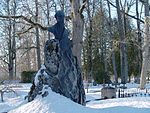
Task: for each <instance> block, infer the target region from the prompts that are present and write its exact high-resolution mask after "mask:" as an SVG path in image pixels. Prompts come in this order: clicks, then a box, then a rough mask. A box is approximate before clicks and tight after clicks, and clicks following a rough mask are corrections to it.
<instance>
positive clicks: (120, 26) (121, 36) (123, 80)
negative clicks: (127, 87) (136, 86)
mask: <svg viewBox="0 0 150 113" xmlns="http://www.w3.org/2000/svg"><path fill="white" fill-rule="evenodd" d="M116 7H117V14H118V31H119V41H120V60H121V83H123V84H125V83H126V72H125V71H126V67H125V60H126V58H125V54H124V53H125V45H124V43H123V40H124V32H123V22H122V15H121V11H120V5H119V0H116Z"/></svg>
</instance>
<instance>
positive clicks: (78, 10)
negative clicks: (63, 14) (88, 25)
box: [70, 0, 86, 66]
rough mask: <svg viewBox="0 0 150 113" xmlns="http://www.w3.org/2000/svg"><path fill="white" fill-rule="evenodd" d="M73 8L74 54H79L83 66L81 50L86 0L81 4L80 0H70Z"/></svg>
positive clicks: (79, 60)
mask: <svg viewBox="0 0 150 113" xmlns="http://www.w3.org/2000/svg"><path fill="white" fill-rule="evenodd" d="M70 3H71V8H72V24H73V26H72V40H73V54H74V55H75V56H77V59H78V62H79V65H80V66H81V50H82V39H83V29H84V18H83V17H84V16H83V14H82V12H83V9H84V7H85V3H86V0H83V3H82V4H81V5H80V0H70Z"/></svg>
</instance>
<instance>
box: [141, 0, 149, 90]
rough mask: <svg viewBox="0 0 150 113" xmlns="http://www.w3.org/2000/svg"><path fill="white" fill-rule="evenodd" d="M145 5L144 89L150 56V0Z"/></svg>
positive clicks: (142, 82)
mask: <svg viewBox="0 0 150 113" xmlns="http://www.w3.org/2000/svg"><path fill="white" fill-rule="evenodd" d="M144 6H145V27H144V45H143V63H142V71H141V79H140V88H141V89H144V88H145V84H146V77H147V71H148V63H149V62H148V61H149V57H150V54H149V52H150V45H149V43H150V37H149V35H150V33H149V22H150V21H149V3H148V0H145V2H144Z"/></svg>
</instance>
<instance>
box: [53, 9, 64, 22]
mask: <svg viewBox="0 0 150 113" xmlns="http://www.w3.org/2000/svg"><path fill="white" fill-rule="evenodd" d="M64 17H65V14H64V12H63V11H57V12H56V14H55V18H56V20H57V22H58V23H64Z"/></svg>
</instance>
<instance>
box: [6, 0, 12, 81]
mask: <svg viewBox="0 0 150 113" xmlns="http://www.w3.org/2000/svg"><path fill="white" fill-rule="evenodd" d="M9 2H10V1H9V0H8V1H7V11H8V15H10V7H9ZM8 20H9V26H8V37H9V38H8V60H9V63H8V70H9V79H10V80H12V79H13V59H12V58H13V52H12V36H11V32H12V21H11V19H10V18H9V19H8Z"/></svg>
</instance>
